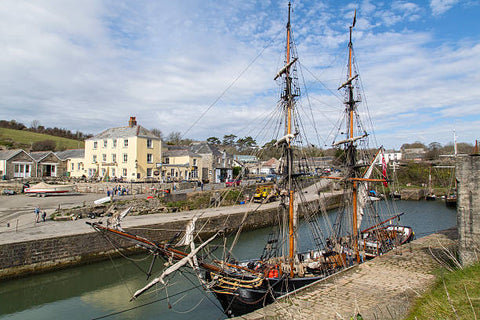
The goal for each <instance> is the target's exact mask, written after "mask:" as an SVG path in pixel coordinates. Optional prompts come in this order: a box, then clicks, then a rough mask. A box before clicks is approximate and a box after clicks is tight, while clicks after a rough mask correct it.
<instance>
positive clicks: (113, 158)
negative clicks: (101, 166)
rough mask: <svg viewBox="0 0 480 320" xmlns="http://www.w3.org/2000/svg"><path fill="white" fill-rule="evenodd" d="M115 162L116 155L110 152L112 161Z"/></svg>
mask: <svg viewBox="0 0 480 320" xmlns="http://www.w3.org/2000/svg"><path fill="white" fill-rule="evenodd" d="M115 162H117V155H116V154H115V153H112V163H115Z"/></svg>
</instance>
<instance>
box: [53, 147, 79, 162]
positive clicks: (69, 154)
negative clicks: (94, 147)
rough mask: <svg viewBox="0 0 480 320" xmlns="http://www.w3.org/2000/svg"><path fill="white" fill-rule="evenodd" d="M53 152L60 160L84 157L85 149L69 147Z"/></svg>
mask: <svg viewBox="0 0 480 320" xmlns="http://www.w3.org/2000/svg"><path fill="white" fill-rule="evenodd" d="M55 154H56V155H57V157H58V158H59V159H60V160H62V161H65V160H67V159H72V158H85V149H69V150H64V151H58V152H55Z"/></svg>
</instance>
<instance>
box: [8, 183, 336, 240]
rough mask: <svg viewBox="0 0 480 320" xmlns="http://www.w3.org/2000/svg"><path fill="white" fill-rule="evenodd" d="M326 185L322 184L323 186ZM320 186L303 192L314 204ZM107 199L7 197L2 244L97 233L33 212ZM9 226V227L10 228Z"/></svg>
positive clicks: (127, 222) (137, 222)
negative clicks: (42, 218) (38, 218)
mask: <svg viewBox="0 0 480 320" xmlns="http://www.w3.org/2000/svg"><path fill="white" fill-rule="evenodd" d="M324 184H325V183H322V185H321V186H320V187H322V186H323V185H324ZM317 187H319V186H316V187H315V186H310V187H308V188H306V189H304V193H305V197H306V200H307V201H314V200H316V199H318V198H319V196H318V194H317V193H316V192H315V188H317ZM338 194H340V192H339V191H334V192H325V193H322V195H321V197H322V198H328V197H331V196H334V195H338ZM147 196H148V194H141V195H136V196H131V195H130V196H122V197H118V198H117V199H118V200H126V199H132V198H136V199H146V198H147ZM103 197H105V195H104V194H78V195H71V196H52V197H45V198H36V197H29V196H25V195H15V196H8V197H7V196H4V197H1V198H0V200H1V202H0V244H8V243H15V242H23V241H31V240H39V239H48V238H52V237H60V236H71V235H78V234H85V233H92V232H94V231H93V229H92V228H91V227H90V226H89V225H87V224H86V223H85V222H86V221H98V220H102V219H105V218H100V219H95V220H91V219H79V220H74V221H53V220H47V221H46V222H43V221H42V222H40V223H35V215H34V213H33V210H34V208H35V206H39V207H40V209H41V210H42V211H43V210H45V211H47V216H49V215H50V214H51V213H53V212H54V211H55V209H56V208H57V207H58V206H59V205H60V206H61V207H62V208H73V207H77V206H78V207H80V206H82V205H84V204H86V205H87V206H92V205H93V201H94V200H97V199H99V198H103ZM257 205H258V204H256V203H251V204H246V205H235V206H228V207H216V208H208V209H199V210H190V211H181V212H174V213H152V214H148V215H136V216H135V215H132V216H127V217H126V218H125V219H124V220H123V221H122V227H124V228H135V227H142V226H147V225H153V224H162V223H168V222H174V221H188V220H191V219H192V217H194V216H201V217H202V218H209V217H221V216H228V215H234V214H238V213H243V212H245V208H247V207H248V206H252V208H253V207H254V206H257ZM277 206H278V202H271V203H267V204H264V205H262V208H261V210H270V209H273V208H275V207H277ZM7 224H8V226H7Z"/></svg>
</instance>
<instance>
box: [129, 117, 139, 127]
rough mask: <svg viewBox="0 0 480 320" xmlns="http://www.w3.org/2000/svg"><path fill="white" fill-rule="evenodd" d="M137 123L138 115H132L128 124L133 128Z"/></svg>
mask: <svg viewBox="0 0 480 320" xmlns="http://www.w3.org/2000/svg"><path fill="white" fill-rule="evenodd" d="M136 125H137V120H136V117H130V120H128V126H129V127H130V128H133V127H134V126H136Z"/></svg>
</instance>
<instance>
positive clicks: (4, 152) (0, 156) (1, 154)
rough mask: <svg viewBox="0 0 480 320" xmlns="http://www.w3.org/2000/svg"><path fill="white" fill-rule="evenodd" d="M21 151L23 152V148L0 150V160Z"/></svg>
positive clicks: (11, 156)
mask: <svg viewBox="0 0 480 320" xmlns="http://www.w3.org/2000/svg"><path fill="white" fill-rule="evenodd" d="M22 151H23V152H25V151H24V150H23V149H11V150H0V160H8V159H10V158H13V157H15V156H16V155H17V154H19V153H20V152H22ZM25 153H26V152H25ZM27 154H28V153H27Z"/></svg>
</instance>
